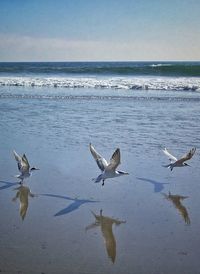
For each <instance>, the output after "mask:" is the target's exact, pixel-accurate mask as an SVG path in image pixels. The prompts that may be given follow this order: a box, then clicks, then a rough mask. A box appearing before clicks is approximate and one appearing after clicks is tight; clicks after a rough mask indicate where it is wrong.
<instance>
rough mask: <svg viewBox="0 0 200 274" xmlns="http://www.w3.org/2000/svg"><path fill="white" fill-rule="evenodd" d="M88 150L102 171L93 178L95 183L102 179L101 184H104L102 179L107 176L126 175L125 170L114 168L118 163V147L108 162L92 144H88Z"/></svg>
mask: <svg viewBox="0 0 200 274" xmlns="http://www.w3.org/2000/svg"><path fill="white" fill-rule="evenodd" d="M90 151H91V153H92V156H93V157H94V159H95V161H96V163H97V165H98V167H99V169H100V170H101V171H102V173H101V174H100V175H99V176H98V177H97V178H96V179H95V183H99V182H100V181H101V180H102V181H103V183H102V185H104V181H105V180H106V179H108V178H115V177H119V176H122V175H128V173H127V172H124V171H119V170H116V169H117V167H118V165H119V164H120V149H119V148H117V149H116V150H115V152H114V153H113V155H112V157H111V159H110V162H109V163H108V162H107V161H106V159H104V158H103V157H102V156H101V155H100V154H99V153H98V152H97V151H96V150H95V148H94V147H93V146H92V144H90Z"/></svg>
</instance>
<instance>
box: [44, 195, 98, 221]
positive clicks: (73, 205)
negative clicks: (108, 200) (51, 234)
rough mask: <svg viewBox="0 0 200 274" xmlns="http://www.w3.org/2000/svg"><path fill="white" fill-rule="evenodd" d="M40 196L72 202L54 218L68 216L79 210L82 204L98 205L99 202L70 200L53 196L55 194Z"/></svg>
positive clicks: (61, 196)
mask: <svg viewBox="0 0 200 274" xmlns="http://www.w3.org/2000/svg"><path fill="white" fill-rule="evenodd" d="M39 195H40V196H46V197H51V198H59V199H64V200H68V201H72V203H71V204H70V205H68V206H67V207H65V208H63V209H61V210H60V211H58V212H57V213H56V214H55V215H54V216H55V217H56V216H61V215H65V214H69V213H71V212H73V211H75V210H77V209H79V207H81V206H82V205H84V204H87V203H98V202H99V201H93V200H87V199H78V198H71V197H68V196H63V195H55V194H39Z"/></svg>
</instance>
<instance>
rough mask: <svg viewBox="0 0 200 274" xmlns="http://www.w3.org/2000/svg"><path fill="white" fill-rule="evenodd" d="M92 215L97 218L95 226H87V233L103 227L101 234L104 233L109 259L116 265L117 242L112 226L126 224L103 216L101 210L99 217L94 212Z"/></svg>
mask: <svg viewBox="0 0 200 274" xmlns="http://www.w3.org/2000/svg"><path fill="white" fill-rule="evenodd" d="M92 214H93V215H94V217H95V222H94V223H93V224H91V225H89V226H87V227H86V231H87V230H89V229H91V228H94V227H97V226H100V227H101V232H102V235H103V238H104V242H105V245H106V250H107V254H108V257H109V258H110V259H111V260H112V262H113V263H114V262H115V257H116V240H115V236H114V234H113V231H112V226H113V224H115V225H120V224H122V223H126V222H125V221H119V220H117V219H113V218H110V217H106V216H103V215H102V210H100V215H97V214H95V213H94V212H92Z"/></svg>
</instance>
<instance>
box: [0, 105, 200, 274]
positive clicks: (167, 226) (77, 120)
mask: <svg viewBox="0 0 200 274" xmlns="http://www.w3.org/2000/svg"><path fill="white" fill-rule="evenodd" d="M29 103H30V102H29V101H27V100H22V101H21V102H18V104H19V105H18V108H16V109H14V107H13V102H10V101H9V100H7V101H6V100H2V101H1V104H2V106H3V104H4V107H6V108H7V110H8V111H9V114H8V115H7V120H5V122H7V124H4V125H3V126H2V124H1V129H2V131H1V132H2V137H3V138H2V142H1V147H0V154H1V156H0V218H1V224H0V232H1V237H0V258H1V259H0V271H1V272H2V273H9V274H11V273H24V274H25V273H48V274H49V273H50V274H51V273H72V274H75V273H76V274H77V273H80V274H82V273H83V274H84V273H117V274H118V273H127V274H132V273H144V274H155V273H159V274H161V273H163V274H168V273H175V274H188V273H193V274H197V273H199V268H200V262H199V258H198V257H199V251H200V240H199V237H198V235H199V227H200V217H199V191H200V187H199V152H198V146H199V144H198V142H197V139H198V136H197V134H198V132H199V128H198V127H199V125H198V126H197V127H196V128H195V129H194V130H195V133H196V135H195V136H196V137H195V138H196V139H195V138H193V133H192V131H190V129H191V128H192V123H193V122H192V121H195V116H193V117H192V118H191V116H190V117H188V120H185V124H184V128H181V127H178V128H176V127H175V125H173V124H172V128H170V127H164V126H163V128H162V124H163V123H166V119H169V120H167V121H168V122H169V124H170V119H171V118H172V117H167V116H166V114H167V113H168V110H169V109H167V107H168V106H167V105H166V104H165V103H160V102H149V103H145V102H137V103H134V102H128V101H125V102H120V103H119V105H118V102H117V103H116V102H115V103H114V104H113V103H111V102H110V101H108V102H107V101H105V102H104V106H103V105H102V106H101V108H102V109H103V107H105V111H106V106H105V104H108V105H110V104H113V105H112V115H115V111H116V113H118V116H116V115H115V116H114V117H115V119H116V121H114V120H113V119H114V118H113V116H112V115H111V114H109V112H107V117H106V115H105V113H104V114H100V117H99V120H95V119H94V115H97V116H98V115H99V113H101V112H100V111H99V112H98V114H94V113H95V112H94V110H95V108H96V107H97V105H99V102H97V101H93V102H92V103H91V102H90V103H88V105H87V106H86V104H85V102H82V101H81V100H80V101H76V102H74V101H73V102H65V103H62V104H60V106H59V111H58V110H56V108H57V106H58V102H56V101H51V102H50V101H45V100H43V101H34V102H32V104H33V105H34V106H35V107H33V105H32V110H31V111H32V112H35V113H40V116H37V115H35V114H34V113H31V111H30V110H29ZM20 104H22V105H23V106H24V110H23V111H22V112H20V109H21V108H20ZM73 104H74V105H73ZM123 104H124V105H126V109H125V108H124V112H123V113H120V112H118V109H117V108H118V107H123ZM174 104H176V107H180V108H181V104H182V103H181V102H175V103H174ZM70 105H71V112H70ZM72 105H73V106H72ZM75 106H76V107H77V108H76V109H78V110H79V111H76V112H73V110H72V109H73V107H74V109H75ZM195 107H196V108H198V106H197V105H196V106H193V108H192V107H190V106H189V107H188V113H187V114H188V115H190V114H191V115H196V114H195V113H194V114H192V113H193V110H194V108H195ZM66 109H67V111H68V112H67V115H68V116H64V118H66V120H65V119H64V118H63V116H62V115H65V111H66ZM153 109H154V110H155V109H156V113H155V112H154V111H153ZM129 110H130V111H129ZM139 110H140V111H141V113H143V117H141V120H140V121H138V117H139V116H138V117H137V115H140V114H139V112H138V111H139ZM24 113H25V114H26V115H25V116H24ZM72 113H73V114H72ZM145 113H146V114H145ZM16 114H17V117H16ZM61 114H62V115H61ZM136 114H137V115H136ZM150 114H151V115H150ZM158 114H163V116H162V115H161V116H160V118H159V117H158ZM109 115H110V116H109ZM126 115H127V116H126ZM170 115H172V114H170ZM101 116H102V117H104V120H101V118H102V117H101ZM172 116H173V115H172ZM186 116H187V115H186V114H185V116H184V117H185V118H184V119H186ZM47 117H48V121H47V120H46V122H45V119H47ZM67 117H68V118H67ZM70 117H71V118H70ZM164 117H165V118H164ZM4 118H5V117H4ZM154 118H155V119H154ZM20 119H21V120H20ZM36 119H40V120H41V121H42V122H41V123H40V125H38V124H37V123H38V122H37V121H36ZM62 119H63V120H62ZM67 119H71V121H72V122H73V123H69V120H67ZM161 119H164V120H163V121H161ZM106 120H107V121H106ZM111 120H112V123H111V125H110V126H109V125H108V124H107V123H109V122H110V121H111ZM65 123H66V124H67V125H68V126H69V127H70V128H71V135H70V134H69V131H68V130H69V129H68V128H65V126H66V125H65ZM178 124H179V125H180V123H179V122H178ZM23 125H25V126H26V129H24V128H23ZM102 126H104V127H102ZM190 127H191V128H190ZM47 128H49V129H48V131H47ZM109 128H110V130H109ZM125 128H127V131H125V130H124V129H125ZM175 128H176V131H177V132H176V136H179V138H180V144H181V145H180V146H179V145H178V143H175V142H173V141H171V139H170V133H171V132H173V133H175ZM14 129H19V130H18V131H16V134H14V132H15V131H14ZM163 129H165V130H166V132H164V133H163ZM63 132H66V134H63ZM101 132H102V133H101ZM100 133H101V134H100ZM87 134H88V135H87ZM159 134H160V135H159ZM72 135H73V136H72ZM158 135H159V136H158ZM105 136H107V138H105ZM113 136H114V137H113ZM163 136H165V139H164V138H163ZM72 137H73V138H72ZM157 138H158V139H159V138H160V142H158V141H157V140H158V139H157ZM172 138H173V137H172ZM192 138H193V140H192ZM184 139H185V140H184ZM20 140H23V142H20ZM191 140H192V141H191ZM90 141H91V142H92V143H93V144H94V145H95V147H96V149H97V150H98V151H99V152H100V153H101V154H102V155H103V156H105V157H106V158H107V159H109V158H110V156H111V155H112V153H113V151H114V149H115V148H116V147H118V146H119V147H120V148H121V157H122V159H121V162H122V164H121V166H120V169H122V170H125V171H128V172H129V173H130V175H129V176H124V177H120V178H117V179H110V180H108V181H106V182H105V186H102V185H101V184H95V183H94V182H93V181H92V178H94V177H96V176H98V175H99V174H100V171H99V169H98V167H97V165H96V163H95V162H94V159H93V158H92V155H91V154H90V151H89V147H88V145H89V142H90ZM167 141H168V145H169V146H170V145H171V151H172V152H174V154H175V155H177V156H178V155H182V154H184V153H185V152H186V151H185V150H187V149H188V148H190V146H189V145H190V144H191V145H192V146H193V145H194V144H195V143H196V145H197V152H196V154H195V155H194V157H193V158H192V159H191V161H190V163H191V165H192V167H191V168H189V167H188V168H187V167H186V168H177V169H174V170H173V171H172V172H171V171H170V170H168V169H166V168H164V167H162V165H163V164H166V163H168V160H167V158H166V157H165V155H164V154H163V153H162V151H161V148H162V146H164V145H167ZM184 141H185V146H184V145H183V144H184ZM169 148H170V147H169ZM12 149H16V151H17V152H18V153H19V154H20V153H24V152H26V155H27V157H28V159H29V161H30V163H31V164H32V165H35V166H37V167H39V168H40V170H39V171H38V172H35V173H34V174H33V176H32V177H31V178H30V179H28V180H26V181H25V183H24V186H23V187H24V188H23V187H20V186H19V185H18V184H17V183H16V182H17V181H16V179H15V178H13V177H12V175H15V174H17V173H18V170H17V165H16V163H15V160H14V157H13V155H12ZM30 192H31V194H33V195H30ZM169 192H170V193H169ZM34 195H35V196H34ZM32 196H34V197H32ZM14 197H15V198H16V199H14V201H13V198H14ZM20 203H21V209H20Z"/></svg>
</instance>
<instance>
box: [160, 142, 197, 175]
mask: <svg viewBox="0 0 200 274" xmlns="http://www.w3.org/2000/svg"><path fill="white" fill-rule="evenodd" d="M195 151H196V148H195V147H194V148H192V149H191V150H190V151H189V152H188V153H186V154H185V155H183V156H182V157H181V158H180V159H177V158H176V157H174V156H173V155H172V154H171V153H169V151H168V150H167V149H166V148H165V149H163V152H164V154H165V155H166V156H167V157H168V158H169V160H170V164H168V165H165V166H164V167H167V168H170V169H171V171H172V170H173V168H174V167H184V166H189V165H188V164H187V163H185V162H186V161H188V160H190V159H191V158H192V157H193V155H194V153H195Z"/></svg>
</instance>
